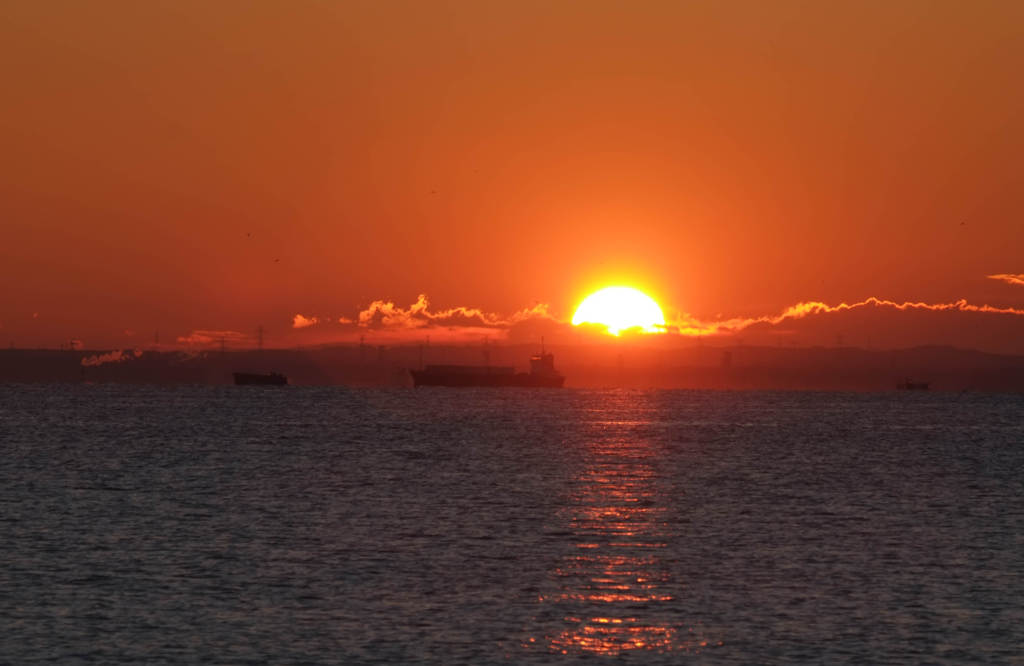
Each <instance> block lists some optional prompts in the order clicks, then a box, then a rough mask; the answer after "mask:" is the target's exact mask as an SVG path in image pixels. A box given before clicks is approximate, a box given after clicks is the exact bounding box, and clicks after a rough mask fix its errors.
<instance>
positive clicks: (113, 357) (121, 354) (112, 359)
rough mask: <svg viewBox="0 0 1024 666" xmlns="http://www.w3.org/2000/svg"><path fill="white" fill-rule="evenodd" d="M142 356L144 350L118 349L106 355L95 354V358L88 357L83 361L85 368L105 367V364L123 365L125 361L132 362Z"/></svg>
mask: <svg viewBox="0 0 1024 666" xmlns="http://www.w3.org/2000/svg"><path fill="white" fill-rule="evenodd" d="M140 356H142V350H141V349H136V350H134V351H129V350H121V349H117V350H114V351H112V352H107V353H106V354H94V355H93V356H86V357H85V358H83V359H82V366H83V367H87V368H88V367H92V366H97V365H103V364H104V363H122V362H124V361H130V360H132V359H135V358H138V357H140Z"/></svg>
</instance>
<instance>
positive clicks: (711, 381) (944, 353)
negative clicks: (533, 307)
mask: <svg viewBox="0 0 1024 666" xmlns="http://www.w3.org/2000/svg"><path fill="white" fill-rule="evenodd" d="M549 350H550V351H553V352H554V355H555V363H556V364H557V367H558V370H559V372H561V373H562V374H564V375H565V377H566V381H565V385H566V386H567V387H589V388H601V387H623V388H694V389H786V390H801V389H809V390H853V391H886V390H895V389H896V387H897V384H899V383H901V382H905V381H907V380H910V381H914V382H928V383H929V386H930V388H931V390H939V391H963V390H977V391H1009V392H1024V356H1020V355H1008V354H993V353H986V352H981V351H976V350H969V349H957V348H953V347H937V346H929V347H913V348H906V349H893V350H875V349H873V350H869V349H862V348H856V347H806V348H793V347H760V346H742V345H734V346H712V345H703V346H700V345H694V346H687V347H680V348H671V349H668V348H663V347H662V348H658V347H642V346H635V347H633V346H628V345H616V344H604V345H590V346H587V345H581V346H572V347H569V346H565V347H560V346H555V347H550V346H549ZM536 351H537V350H536V349H535V348H534V346H533V345H508V346H495V345H492V346H490V347H489V348H488V349H487V360H486V361H485V358H484V354H483V353H482V349H481V347H480V346H478V345H466V346H440V345H435V346H427V347H424V346H420V345H399V346H391V347H384V346H370V345H363V346H360V345H336V346H327V347H319V348H306V349H265V350H262V351H256V350H236V351H232V350H230V349H229V350H227V351H202V352H181V351H139V352H132V351H130V350H126V351H124V352H123V353H122V354H120V355H119V356H118V355H117V354H116V350H115V353H113V354H111V353H110V350H70V351H69V350H63V351H58V350H46V349H39V350H34V349H5V350H0V382H6V383H11V382H14V383H17V382H26V383H28V382H91V383H105V382H113V383H125V384H213V385H216V384H232V383H233V377H232V373H235V372H254V373H269V372H280V373H283V374H284V375H286V376H287V377H288V382H289V384H292V385H349V386H412V379H411V376H410V374H409V370H411V369H416V368H419V367H421V366H422V365H423V364H476V365H484V364H485V362H486V363H490V364H493V365H495V366H513V367H515V368H517V369H519V370H526V369H527V365H528V359H529V357H530V355H531V354H532V353H535V352H536ZM104 354H106V357H108V358H109V357H113V358H115V359H119V360H112V361H108V362H102V363H98V361H99V360H101V359H102V358H104V356H103V355H104ZM97 363H98V364H97Z"/></svg>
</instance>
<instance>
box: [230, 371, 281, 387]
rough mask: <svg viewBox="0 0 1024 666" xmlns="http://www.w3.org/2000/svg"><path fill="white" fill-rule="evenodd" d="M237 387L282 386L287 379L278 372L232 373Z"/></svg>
mask: <svg viewBox="0 0 1024 666" xmlns="http://www.w3.org/2000/svg"><path fill="white" fill-rule="evenodd" d="M231 374H232V375H234V377H235V384H237V385H238V386H284V385H285V384H287V383H288V378H287V377H285V376H284V375H282V374H281V373H280V372H267V373H258V372H233V373H231Z"/></svg>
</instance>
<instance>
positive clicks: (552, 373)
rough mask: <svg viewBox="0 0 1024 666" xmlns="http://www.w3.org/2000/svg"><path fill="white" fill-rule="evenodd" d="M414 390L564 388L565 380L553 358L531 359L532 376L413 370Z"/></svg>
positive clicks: (472, 369)
mask: <svg viewBox="0 0 1024 666" xmlns="http://www.w3.org/2000/svg"><path fill="white" fill-rule="evenodd" d="M409 373H410V374H411V375H412V384H413V386H458V387H469V386H501V387H504V386H521V387H545V388H561V387H562V384H563V383H564V382H565V377H564V376H562V375H561V374H559V372H558V371H557V370H555V356H554V354H546V353H544V352H541V353H540V354H534V355H533V356H531V357H530V372H516V370H515V368H513V367H508V366H491V365H428V366H427V367H425V368H424V369H422V370H410V371H409Z"/></svg>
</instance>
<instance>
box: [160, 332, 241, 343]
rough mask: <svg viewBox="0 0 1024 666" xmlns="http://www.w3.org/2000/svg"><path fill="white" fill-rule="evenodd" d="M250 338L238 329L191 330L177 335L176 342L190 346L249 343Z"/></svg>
mask: <svg viewBox="0 0 1024 666" xmlns="http://www.w3.org/2000/svg"><path fill="white" fill-rule="evenodd" d="M250 342H252V339H251V338H250V337H249V336H248V335H246V334H245V333H239V332H238V331H192V332H191V333H189V334H188V335H183V336H179V337H178V343H179V344H183V345H188V346H190V347H203V346H208V345H219V344H221V343H225V344H238V343H250Z"/></svg>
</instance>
